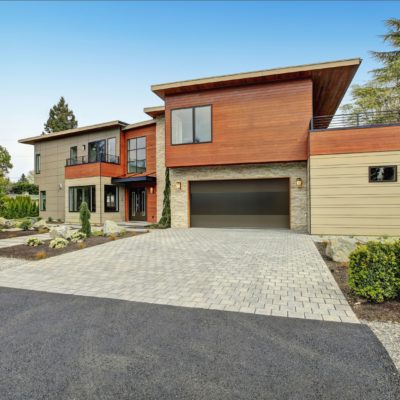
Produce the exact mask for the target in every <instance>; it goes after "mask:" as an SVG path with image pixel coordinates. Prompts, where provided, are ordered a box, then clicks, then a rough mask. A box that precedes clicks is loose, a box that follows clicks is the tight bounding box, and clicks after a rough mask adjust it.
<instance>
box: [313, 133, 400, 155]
mask: <svg viewBox="0 0 400 400" xmlns="http://www.w3.org/2000/svg"><path fill="white" fill-rule="evenodd" d="M392 150H400V126H380V127H371V128H368V127H366V128H355V129H335V130H330V131H329V130H328V131H320V132H310V155H324V154H346V153H368V152H376V151H392Z"/></svg>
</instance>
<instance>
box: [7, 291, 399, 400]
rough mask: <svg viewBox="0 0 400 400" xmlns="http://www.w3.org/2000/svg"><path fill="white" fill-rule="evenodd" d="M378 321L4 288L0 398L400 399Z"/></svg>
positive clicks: (118, 399)
mask: <svg viewBox="0 0 400 400" xmlns="http://www.w3.org/2000/svg"><path fill="white" fill-rule="evenodd" d="M399 398H400V388H399V375H398V374H397V372H396V369H395V367H394V365H393V363H392V362H391V360H390V358H389V356H388V355H387V353H386V351H385V350H384V348H383V347H382V345H381V344H380V342H379V341H378V340H377V339H376V337H375V336H374V335H373V334H372V332H371V331H370V330H369V328H368V327H366V326H364V325H356V324H343V323H335V322H320V321H307V320H300V319H288V318H280V317H264V316H260V315H251V314H243V313H233V312H223V311H209V310H201V309H190V308H180V307H171V306H159V305H152V304H144V303H134V302H127V301H120V300H110V299H101V298H92V297H81V296H71V295H60V294H49V293H42V292H33V291H26V290H17V289H9V288H0V399H1V400H8V399H10V400H20V399H27V400H28V399H29V400H39V399H40V400H42V399H51V400H62V399H70V400H72V399H73V400H78V399H85V400H91V399H96V400H97V399H101V400H103V399H107V400H108V399H113V400H125V399H207V400H210V399H218V400H220V399H280V400H282V399H291V400H292V399H307V400H309V399H335V400H337V399H340V400H344V399H351V400H357V399H362V400H367V399H374V400H375V399H380V400H383V399H399Z"/></svg>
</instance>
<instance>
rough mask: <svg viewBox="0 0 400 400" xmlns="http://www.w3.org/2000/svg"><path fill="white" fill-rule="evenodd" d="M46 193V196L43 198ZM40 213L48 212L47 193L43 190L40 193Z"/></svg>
mask: <svg viewBox="0 0 400 400" xmlns="http://www.w3.org/2000/svg"><path fill="white" fill-rule="evenodd" d="M43 193H44V196H43ZM43 197H44V203H43ZM39 211H46V191H45V190H41V191H40V192H39Z"/></svg>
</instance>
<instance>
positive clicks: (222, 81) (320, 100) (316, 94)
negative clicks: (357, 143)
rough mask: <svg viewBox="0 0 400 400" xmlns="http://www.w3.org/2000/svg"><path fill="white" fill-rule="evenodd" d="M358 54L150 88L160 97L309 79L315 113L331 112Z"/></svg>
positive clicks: (336, 103) (348, 79)
mask: <svg viewBox="0 0 400 400" xmlns="http://www.w3.org/2000/svg"><path fill="white" fill-rule="evenodd" d="M360 64H361V59H360V58H353V59H349V60H339V61H329V62H323V63H318V64H307V65H298V66H294V67H284V68H275V69H268V70H262V71H255V72H246V73H241V74H233V75H222V76H215V77H210V78H202V79H193V80H187V81H180V82H172V83H164V84H160V85H153V86H152V87H151V89H152V91H153V92H154V93H155V94H157V95H158V96H159V97H161V98H162V99H165V97H166V96H169V95H174V94H181V93H190V92H196V91H200V90H209V89H218V88H225V87H231V86H241V85H251V84H257V83H267V82H277V81H283V80H293V79H312V81H313V107H314V112H313V114H314V115H315V116H319V115H332V114H334V113H335V112H336V109H337V108H338V107H339V104H340V102H341V101H342V98H343V96H344V95H345V93H346V91H347V89H348V87H349V85H350V83H351V81H352V79H353V77H354V75H355V73H356V72H357V69H358V67H359V66H360Z"/></svg>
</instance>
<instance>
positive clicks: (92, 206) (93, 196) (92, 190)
mask: <svg viewBox="0 0 400 400" xmlns="http://www.w3.org/2000/svg"><path fill="white" fill-rule="evenodd" d="M81 188H89V190H90V200H91V201H90V204H88V206H89V211H90V212H92V213H95V212H96V185H82V186H69V187H68V212H70V213H78V212H79V208H80V206H79V207H78V206H77V210H73V209H72V204H71V190H73V189H81ZM93 199H94V201H93Z"/></svg>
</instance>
